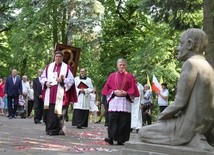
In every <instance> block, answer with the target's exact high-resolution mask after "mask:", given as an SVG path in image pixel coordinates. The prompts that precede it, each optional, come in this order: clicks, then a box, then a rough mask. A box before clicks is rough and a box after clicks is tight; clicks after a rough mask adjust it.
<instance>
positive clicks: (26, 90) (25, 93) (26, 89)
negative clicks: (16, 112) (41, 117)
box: [22, 75, 30, 117]
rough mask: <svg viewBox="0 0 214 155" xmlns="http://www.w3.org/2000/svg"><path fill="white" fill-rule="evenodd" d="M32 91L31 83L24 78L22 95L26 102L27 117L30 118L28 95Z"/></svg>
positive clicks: (24, 76)
mask: <svg viewBox="0 0 214 155" xmlns="http://www.w3.org/2000/svg"><path fill="white" fill-rule="evenodd" d="M29 91H30V83H29V82H28V81H27V76H26V75H23V76H22V94H23V97H24V100H25V108H26V116H27V117H28V116H29V115H28V111H29V110H28V93H29Z"/></svg>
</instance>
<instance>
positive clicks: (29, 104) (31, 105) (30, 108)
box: [28, 100, 34, 117]
mask: <svg viewBox="0 0 214 155" xmlns="http://www.w3.org/2000/svg"><path fill="white" fill-rule="evenodd" d="M33 104H34V101H33V100H28V117H29V116H30V114H31V112H32V109H33Z"/></svg>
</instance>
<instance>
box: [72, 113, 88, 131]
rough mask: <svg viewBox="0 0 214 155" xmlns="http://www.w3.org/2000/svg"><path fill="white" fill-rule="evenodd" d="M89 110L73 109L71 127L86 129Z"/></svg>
mask: <svg viewBox="0 0 214 155" xmlns="http://www.w3.org/2000/svg"><path fill="white" fill-rule="evenodd" d="M88 115H89V110H83V109H74V110H73V117H72V126H81V127H88Z"/></svg>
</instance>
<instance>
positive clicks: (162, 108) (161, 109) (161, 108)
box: [159, 106, 167, 113]
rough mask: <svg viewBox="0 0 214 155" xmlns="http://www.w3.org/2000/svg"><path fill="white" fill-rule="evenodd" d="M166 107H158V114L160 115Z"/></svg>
mask: <svg viewBox="0 0 214 155" xmlns="http://www.w3.org/2000/svg"><path fill="white" fill-rule="evenodd" d="M166 107H167V106H159V110H160V113H161V112H162V111H163V110H164V109H165V108H166Z"/></svg>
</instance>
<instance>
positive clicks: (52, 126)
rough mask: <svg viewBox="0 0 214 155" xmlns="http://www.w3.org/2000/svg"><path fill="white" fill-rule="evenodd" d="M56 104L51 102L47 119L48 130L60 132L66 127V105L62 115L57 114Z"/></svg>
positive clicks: (54, 132)
mask: <svg viewBox="0 0 214 155" xmlns="http://www.w3.org/2000/svg"><path fill="white" fill-rule="evenodd" d="M54 111H55V104H50V105H49V109H48V110H47V111H46V112H47V119H46V132H47V133H52V134H58V133H59V132H60V131H61V130H62V129H63V127H64V121H65V113H66V107H63V108H62V115H57V114H55V112H54Z"/></svg>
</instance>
